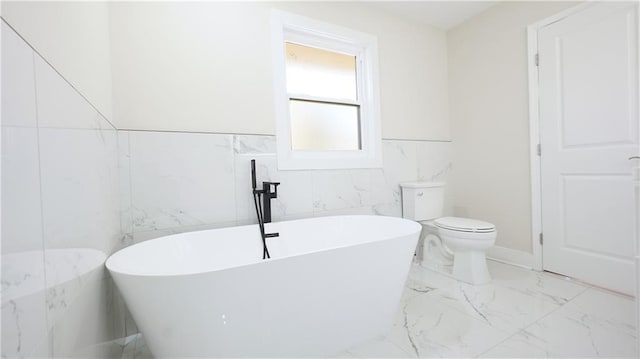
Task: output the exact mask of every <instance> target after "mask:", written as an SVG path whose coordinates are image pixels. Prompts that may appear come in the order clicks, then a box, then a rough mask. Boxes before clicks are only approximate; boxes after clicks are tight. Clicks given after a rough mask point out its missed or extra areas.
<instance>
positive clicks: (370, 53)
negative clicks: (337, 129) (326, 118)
mask: <svg viewBox="0 0 640 359" xmlns="http://www.w3.org/2000/svg"><path fill="white" fill-rule="evenodd" d="M271 26H272V32H271V33H272V51H273V67H274V72H273V73H274V86H275V88H274V95H275V115H276V139H277V141H276V142H277V151H278V169H280V170H303V169H338V168H380V167H382V149H381V147H382V140H381V130H380V110H379V106H380V105H379V104H380V100H379V99H380V96H379V91H378V40H377V38H376V37H375V36H373V35H369V34H365V33H361V32H358V31H354V30H351V29H348V28H345V27H341V26H337V25H333V24H328V23H324V22H321V21H317V20H314V19H309V18H306V17H302V16H299V15H294V14H290V13H286V12H283V11H278V10H273V12H272V15H271ZM285 42H294V43H298V44H301V45H306V46H312V47H318V48H322V49H326V50H329V51H336V52H342V53H348V54H353V55H355V57H356V79H357V90H358V99H357V101H356V102H353V101H352V102H351V103H352V104H357V105H359V106H360V145H361V146H360V147H361V148H360V149H359V150H351V151H348V150H330V151H310V150H295V151H294V150H292V146H291V122H290V116H289V95H292V97H294V98H300V97H308V96H299V95H296V94H288V93H287V82H286V62H285V61H286V59H285ZM315 100H321V99H315ZM344 103H345V104H347V103H349V101H344Z"/></svg>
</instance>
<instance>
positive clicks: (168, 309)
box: [106, 216, 421, 357]
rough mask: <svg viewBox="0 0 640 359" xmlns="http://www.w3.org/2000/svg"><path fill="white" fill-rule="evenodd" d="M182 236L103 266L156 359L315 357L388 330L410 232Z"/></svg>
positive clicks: (311, 224)
mask: <svg viewBox="0 0 640 359" xmlns="http://www.w3.org/2000/svg"><path fill="white" fill-rule="evenodd" d="M266 229H267V232H279V233H280V237H276V238H268V239H267V243H268V246H269V251H270V253H271V257H272V258H271V259H268V260H264V261H263V260H262V243H261V238H260V234H259V230H258V226H257V225H249V226H242V227H232V228H224V229H214V230H206V231H199V232H190V233H183V234H177V235H172V236H167V237H162V238H158V239H154V240H150V241H147V242H142V243H139V244H136V245H133V246H131V247H128V248H125V249H123V250H121V251H119V252H117V253H115V254H114V255H112V256H111V257H110V258H109V259H108V260H107V263H106V265H107V268H108V269H109V271H110V272H111V274H112V276H113V278H114V280H115V282H116V285H117V286H118V288H119V289H120V291H121V292H122V295H123V296H124V299H125V302H126V303H127V305H128V306H129V309H130V311H131V314H132V315H133V318H134V320H135V321H136V323H137V324H138V327H139V328H140V331H141V332H142V333H143V335H144V336H145V339H146V341H147V342H148V344H149V348H150V349H151V351H152V353H153V354H154V356H156V357H230V356H231V357H285V356H298V357H300V356H326V355H331V354H335V353H337V352H339V351H341V350H344V349H347V348H348V347H350V346H352V345H355V344H358V343H360V342H363V341H365V340H367V339H370V338H373V337H376V336H378V335H382V334H385V333H386V331H387V330H389V329H390V328H391V326H392V322H393V319H394V314H395V312H396V309H397V307H398V304H399V301H400V296H401V294H402V290H403V286H404V283H405V279H406V277H407V273H408V271H409V267H410V264H411V260H412V256H413V252H414V249H415V247H416V242H417V240H418V236H419V233H420V229H421V228H420V225H419V224H417V223H415V222H412V221H408V220H405V219H401V218H393V217H382V216H336V217H321V218H310V219H302V220H295V221H286V222H277V223H271V224H267V228H266Z"/></svg>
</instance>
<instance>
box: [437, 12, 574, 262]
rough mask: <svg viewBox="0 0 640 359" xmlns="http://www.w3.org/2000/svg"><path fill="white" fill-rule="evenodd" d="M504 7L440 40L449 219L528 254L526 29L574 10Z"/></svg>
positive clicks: (529, 219)
mask: <svg viewBox="0 0 640 359" xmlns="http://www.w3.org/2000/svg"><path fill="white" fill-rule="evenodd" d="M574 4H575V3H565V2H506V3H502V4H499V5H497V6H494V7H492V8H490V9H488V10H487V11H485V12H483V13H482V14H480V15H479V16H477V17H474V18H472V19H471V20H469V21H467V22H466V23H463V24H462V25H459V26H457V27H456V28H454V29H452V30H450V31H449V32H448V33H447V46H448V59H449V109H450V121H451V133H452V139H453V141H454V146H453V163H454V169H453V171H452V178H453V181H452V182H453V186H454V190H455V194H456V195H455V204H454V212H455V213H456V214H457V215H460V216H469V217H472V218H479V219H484V220H487V221H490V222H492V223H495V224H496V226H497V228H498V239H497V243H496V244H497V245H498V246H502V247H507V248H510V249H514V250H519V251H524V252H529V253H530V252H531V251H532V248H531V235H530V233H531V199H530V171H529V166H530V164H529V112H528V111H529V107H528V80H527V35H526V27H527V25H529V24H531V23H534V22H536V21H538V20H541V19H543V18H545V17H548V16H550V15H553V14H555V13H557V12H560V11H561V10H563V9H565V8H567V7H569V6H571V5H574Z"/></svg>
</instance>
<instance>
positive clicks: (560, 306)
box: [476, 287, 591, 357]
mask: <svg viewBox="0 0 640 359" xmlns="http://www.w3.org/2000/svg"><path fill="white" fill-rule="evenodd" d="M589 289H591V288H590V287H585V288H584V289H583V290H582V291H581V292H580V293H578V294H576V295H575V296H573V297H572V298H571V299H569V300H567V302H566V303H564V304H560V305H558V307H557V308H555V309H554V310H552V311H550V312H549V313H547V314H545V315H543V316H542V317H540V318H538V319H536V320H535V321H534V322H532V323H530V324H528V325H526V326H524V327H522V328H518V330H517V331H516V332H515V333H513V335H510V336H509V337H508V338H506V339H505V340H503V341H501V342H500V343H498V344H496V345H494V346H492V347H491V348H489V349H487V350H485V351H484V352H482V353H481V354H480V355H478V356H476V357H481V356H482V355H484V354H486V353H488V352H490V351H491V350H493V349H494V348H496V347H498V346H499V345H501V344H503V343H505V342H506V341H507V340H509V339H511V338H513V337H515V336H516V335H518V334H520V333H522V332H523V331H524V330H526V329H527V328H529V327H531V326H532V325H535V324H537V323H538V322H540V321H541V320H543V319H545V318H547V317H549V316H550V315H552V314H553V313H555V312H557V311H559V310H560V309H562V308H563V307H564V306H565V305H567V304H569V303H571V302H572V301H573V300H575V299H576V298H577V297H579V296H581V295H582V294H584V293H585V292H586V291H588V290H589ZM527 344H529V345H533V346H534V347H536V348H539V349H541V350H544V351H545V352H547V350H546V349H545V348H541V347H540V346H539V345H536V344H534V343H531V342H529V341H527Z"/></svg>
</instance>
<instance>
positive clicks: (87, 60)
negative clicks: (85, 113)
mask: <svg viewBox="0 0 640 359" xmlns="http://www.w3.org/2000/svg"><path fill="white" fill-rule="evenodd" d="M1 9H2V17H3V18H4V19H5V20H6V21H7V22H8V23H9V25H11V26H12V27H13V28H14V29H15V30H16V31H17V32H18V33H19V34H20V35H21V36H22V37H24V38H25V39H26V41H27V42H28V43H29V44H30V45H31V46H33V47H34V48H35V49H36V51H38V53H40V55H42V56H43V57H44V58H45V59H46V60H47V61H48V62H49V63H50V64H51V65H52V66H53V67H54V68H55V69H56V70H57V71H58V72H60V73H61V74H62V75H63V76H64V77H65V79H66V80H67V81H69V82H70V83H71V85H73V87H75V88H76V89H77V90H78V91H79V92H80V93H81V94H82V95H83V96H85V97H86V98H87V100H88V101H89V102H90V103H91V104H92V105H93V106H94V107H96V109H97V110H98V111H99V112H100V113H101V114H102V115H103V116H105V117H106V118H107V119H109V120H111V121H112V111H111V110H112V107H111V92H112V88H111V64H110V54H109V53H110V50H109V47H110V44H109V28H108V26H109V7H108V3H107V2H104V1H95V2H94V1H91V2H82V1H80V2H77V1H74V2H70V1H3V2H2V6H1Z"/></svg>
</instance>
